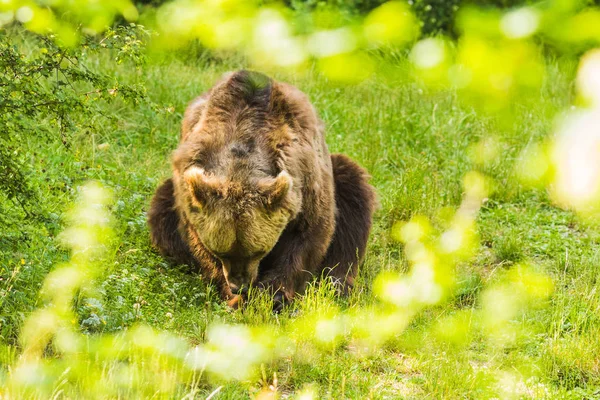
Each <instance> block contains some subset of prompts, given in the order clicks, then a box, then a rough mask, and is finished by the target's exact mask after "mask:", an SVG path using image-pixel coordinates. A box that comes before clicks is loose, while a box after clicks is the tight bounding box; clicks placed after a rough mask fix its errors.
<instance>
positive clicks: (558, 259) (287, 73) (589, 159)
mask: <svg viewBox="0 0 600 400" xmlns="http://www.w3.org/2000/svg"><path fill="white" fill-rule="evenodd" d="M0 26H1V27H0V54H1V57H0V71H1V73H0V110H1V112H0V225H1V229H2V230H1V232H0V396H2V397H7V398H133V397H135V398H142V397H155V398H209V397H210V398H231V399H237V398H248V397H251V398H261V399H267V398H298V399H300V398H301V399H310V398H336V399H337V398H414V399H422V398H477V399H480V398H483V399H485V398H490V399H491V398H503V399H504V398H509V399H510V398H515V399H516V398H536V399H537V398H548V399H555V398H565V399H581V398H590V399H591V398H597V397H598V393H600V361H599V360H600V340H599V338H600V294H598V292H597V289H596V284H597V282H598V279H599V278H600V275H599V274H600V273H599V271H600V269H599V268H598V260H599V256H598V250H597V248H598V246H597V244H598V241H599V240H600V235H599V231H598V211H599V210H598V205H599V204H600V203H599V201H598V200H599V196H600V157H599V154H598V151H599V149H600V113H599V109H598V106H599V104H600V52H599V51H598V50H595V48H596V47H597V46H598V44H599V42H600V9H599V8H597V4H596V3H595V2H592V1H584V0H582V1H572V0H547V1H542V2H530V1H475V0H473V1H458V0H456V1H454V0H452V1H440V0H428V1H412V2H401V1H393V2H382V1H360V0H357V1H294V0H292V1H286V2H276V1H239V0H172V1H164V2H163V1H148V2H132V1H128V0H111V1H102V2H99V1H92V0H69V1H67V0H62V1H61V0H46V1H42V0H38V1H33V0H31V1H25V0H7V1H2V2H0ZM238 68H254V69H259V70H261V71H264V72H267V73H269V74H271V75H273V76H274V77H275V78H277V79H281V80H285V81H288V82H291V83H293V84H295V85H297V86H298V87H299V88H300V89H302V90H303V91H305V92H306V93H307V94H308V95H309V97H310V98H311V100H312V101H313V103H314V104H315V106H316V108H317V110H318V111H319V113H320V115H321V117H322V118H323V120H324V122H325V123H326V126H327V141H328V144H329V146H330V148H331V150H332V151H334V152H344V153H347V154H349V155H350V156H352V157H353V158H355V159H356V160H357V161H359V162H360V163H361V164H362V165H363V166H365V167H366V168H367V169H368V170H369V171H370V172H371V174H372V176H373V183H374V185H375V186H376V188H377V191H378V194H379V198H380V202H381V209H380V210H379V211H378V215H377V218H376V221H375V226H374V229H373V234H372V238H371V241H370V247H369V251H368V256H367V259H366V261H365V263H364V265H363V266H362V268H361V272H360V279H359V283H358V285H357V288H356V290H355V291H354V292H353V293H352V295H351V296H350V297H349V298H341V299H340V298H338V297H336V296H335V291H334V290H333V288H332V287H331V286H330V285H328V284H327V283H326V282H324V283H315V284H314V285H312V286H311V287H310V289H309V290H308V292H307V293H306V294H305V295H304V296H302V297H301V298H299V299H298V301H296V302H295V303H294V305H292V306H291V307H289V308H288V309H287V310H285V311H284V312H283V313H282V314H279V315H273V314H272V313H271V309H272V307H271V304H270V302H271V299H269V298H266V297H265V296H264V295H263V294H261V293H256V294H255V296H253V297H252V299H251V301H250V303H249V305H248V307H246V308H245V309H244V310H237V311H232V310H229V309H228V308H227V307H226V306H225V305H224V304H222V303H221V302H220V301H219V299H218V296H217V295H216V293H215V290H214V288H212V287H211V286H210V285H209V284H207V283H206V282H204V281H203V280H202V277H199V276H197V275H194V274H191V273H189V271H188V270H187V269H186V268H185V266H171V265H168V264H167V263H166V262H165V261H164V260H162V259H161V257H160V256H159V255H158V254H156V252H155V251H154V250H153V249H152V248H151V246H150V244H149V240H148V231H147V227H146V216H145V210H146V209H147V206H148V203H149V199H150V197H151V195H152V193H153V191H154V189H155V188H156V186H157V185H158V184H159V183H160V182H161V180H162V179H164V178H165V177H167V176H168V175H169V153H170V152H171V151H172V150H173V149H174V148H175V147H176V145H177V140H178V129H179V123H180V120H181V116H182V113H183V111H184V109H185V106H186V104H187V102H188V101H190V100H191V99H192V98H194V97H195V96H197V95H198V94H199V93H201V92H203V91H205V90H207V89H208V88H210V86H211V85H212V84H213V83H214V82H215V80H217V79H218V78H219V77H220V76H221V75H222V74H223V73H224V72H225V71H228V70H232V69H238Z"/></svg>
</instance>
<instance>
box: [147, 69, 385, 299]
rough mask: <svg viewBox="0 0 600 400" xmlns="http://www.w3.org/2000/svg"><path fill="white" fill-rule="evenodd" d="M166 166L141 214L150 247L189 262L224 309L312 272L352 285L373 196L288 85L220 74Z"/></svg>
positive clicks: (290, 290) (291, 286)
mask: <svg viewBox="0 0 600 400" xmlns="http://www.w3.org/2000/svg"><path fill="white" fill-rule="evenodd" d="M172 165H173V178H172V179H168V180H167V181H165V182H164V183H163V184H162V185H161V186H160V187H159V188H158V189H157V191H156V194H155V196H154V198H153V199H152V204H151V207H150V210H149V213H148V223H149V225H150V231H151V237H152V242H153V244H154V245H155V246H156V247H157V248H158V249H159V250H160V251H161V253H162V254H163V255H165V256H167V257H170V258H172V259H173V260H174V261H176V262H178V263H183V264H189V265H193V266H196V267H197V268H198V269H199V270H200V272H201V273H202V274H203V275H205V276H207V277H209V278H211V279H212V280H213V281H214V282H215V283H216V284H217V285H218V287H219V290H220V293H221V295H222V297H223V298H224V299H227V300H231V303H230V304H234V303H235V301H236V300H237V297H235V296H234V294H238V293H244V290H245V289H246V288H247V287H248V285H250V284H252V285H255V286H259V287H264V288H268V289H270V290H272V291H273V293H274V294H275V295H276V300H279V302H281V301H283V300H284V299H285V300H290V299H291V298H292V297H293V296H294V295H295V293H302V292H303V291H304V288H305V286H306V283H307V282H308V281H310V280H311V279H312V278H313V276H320V275H329V276H332V277H334V278H336V279H337V280H339V281H340V282H341V283H343V285H344V287H345V288H347V287H351V286H352V284H353V281H354V277H355V275H356V270H357V265H358V263H359V262H360V261H361V260H362V258H363V256H364V253H365V248H366V243H367V238H368V235H369V231H370V227H371V219H372V214H373V209H374V206H375V194H374V190H373V188H372V187H371V186H370V185H369V184H368V175H367V174H366V172H365V171H364V170H363V169H362V168H361V167H359V166H358V165H357V164H356V163H354V162H353V161H352V160H351V159H350V158H348V157H346V156H344V155H332V156H330V154H329V152H328V149H327V145H326V144H325V138H324V134H323V128H322V123H321V121H320V120H319V118H318V117H317V114H316V112H315V110H314V108H313V107H312V105H311V104H310V102H309V101H308V99H307V97H306V95H304V94H303V93H302V92H300V91H299V90H298V89H296V88H295V87H293V86H291V85H288V84H285V83H282V82H277V81H273V80H271V79H269V78H267V77H266V76H264V75H262V74H259V73H256V72H249V71H238V72H235V73H230V74H228V75H227V76H226V77H225V78H224V79H222V80H221V81H220V82H218V83H217V84H216V85H215V86H214V87H213V88H212V89H211V90H210V91H209V92H208V93H206V94H205V95H203V96H201V97H199V98H197V99H196V100H194V101H193V102H192V103H191V104H190V106H189V107H188V109H187V110H186V113H185V116H184V120H183V123H182V130H181V138H180V144H179V147H178V148H177V150H176V151H175V152H174V154H173V163H172Z"/></svg>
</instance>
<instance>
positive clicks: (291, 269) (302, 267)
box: [257, 232, 327, 312]
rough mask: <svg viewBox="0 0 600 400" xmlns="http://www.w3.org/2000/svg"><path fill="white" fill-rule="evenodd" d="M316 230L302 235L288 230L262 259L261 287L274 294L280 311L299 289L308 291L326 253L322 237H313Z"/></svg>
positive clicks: (275, 307) (259, 278)
mask: <svg viewBox="0 0 600 400" xmlns="http://www.w3.org/2000/svg"><path fill="white" fill-rule="evenodd" d="M311 235H313V236H312V237H313V238H314V237H315V236H314V233H312V234H310V233H307V234H305V235H300V234H298V233H297V232H296V233H294V234H291V233H288V232H284V234H283V235H282V236H281V238H280V240H279V241H278V242H277V245H275V247H274V248H273V250H272V251H271V252H270V253H269V254H268V255H267V257H265V259H263V261H261V263H260V272H259V277H258V284H257V286H258V287H259V288H263V289H265V290H269V291H270V292H271V294H272V295H273V303H274V304H273V310H274V311H275V312H278V311H280V310H281V309H282V308H283V306H284V305H285V304H286V303H288V302H290V301H291V300H292V299H293V298H294V296H295V295H296V293H304V290H305V289H306V284H307V283H308V282H309V281H310V280H311V279H313V278H314V274H315V271H317V269H318V267H319V265H320V263H321V261H322V260H323V258H324V256H325V253H326V250H327V249H326V246H324V245H323V242H322V241H318V240H317V241H315V240H314V239H313V240H311V239H309V237H311Z"/></svg>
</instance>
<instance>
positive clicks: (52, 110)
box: [0, 26, 145, 214]
mask: <svg viewBox="0 0 600 400" xmlns="http://www.w3.org/2000/svg"><path fill="white" fill-rule="evenodd" d="M141 34H145V31H144V30H143V28H141V27H139V26H121V27H119V28H117V29H116V30H110V31H108V32H107V33H106V35H105V36H104V37H103V39H102V40H101V41H99V40H97V39H95V38H85V39H84V41H83V42H82V43H81V44H80V45H78V46H75V47H67V46H63V45H61V44H60V42H59V41H58V40H56V39H55V38H53V37H52V36H50V37H48V36H39V35H35V34H32V33H27V32H26V31H22V32H21V35H24V36H21V37H20V38H19V39H17V40H15V38H17V37H19V33H17V32H13V31H6V30H3V31H0V70H2V71H7V73H3V74H2V75H0V194H4V195H6V196H7V197H8V198H10V199H11V200H13V201H15V202H17V203H19V204H21V205H22V206H23V207H24V209H25V210H26V212H27V213H28V214H29V207H26V206H25V204H26V203H28V202H29V203H31V202H32V200H33V199H34V198H35V190H34V189H33V188H31V187H30V185H29V184H28V178H27V176H28V175H29V174H30V171H29V163H30V162H31V161H30V160H31V159H32V157H35V156H34V154H33V148H34V147H35V146H36V143H39V141H45V142H47V141H49V140H50V141H53V140H55V139H60V140H61V141H62V143H63V145H64V146H66V147H68V146H69V138H70V133H72V132H74V131H76V130H86V129H87V130H90V131H91V130H93V127H94V124H97V123H98V122H99V119H98V115H99V114H100V113H99V109H98V107H97V103H98V102H99V101H112V100H114V99H115V98H117V97H118V98H121V99H124V100H126V101H131V102H136V103H137V102H140V101H143V99H144V89H143V87H141V86H139V85H123V84H121V83H120V82H118V81H117V80H115V79H114V78H113V77H111V76H108V75H106V74H104V73H102V72H101V71H93V70H91V69H89V68H88V67H87V66H86V64H85V59H86V58H87V57H88V56H90V55H91V54H94V53H98V52H101V51H114V52H115V54H114V56H113V59H114V60H115V61H116V62H118V63H120V62H121V61H123V60H124V59H125V58H132V59H134V61H135V62H136V63H138V64H139V63H141V62H143V56H142V55H141V52H140V49H141V46H142V42H141V41H140V35H141ZM33 208H34V207H31V209H33Z"/></svg>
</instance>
